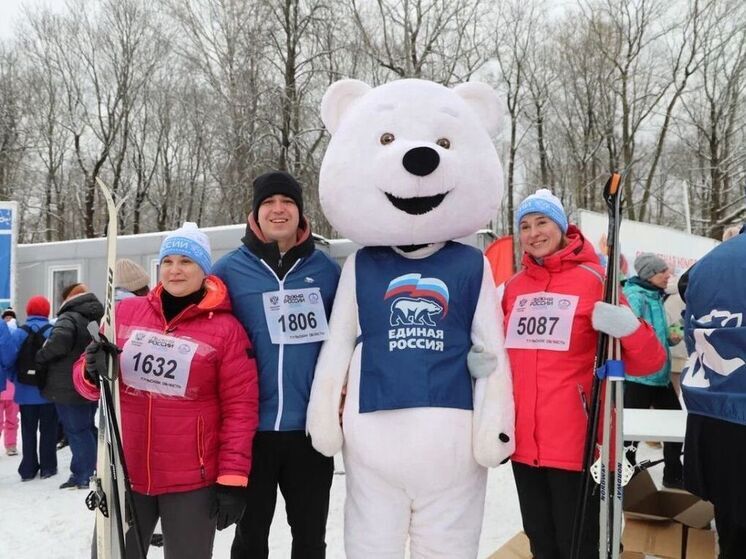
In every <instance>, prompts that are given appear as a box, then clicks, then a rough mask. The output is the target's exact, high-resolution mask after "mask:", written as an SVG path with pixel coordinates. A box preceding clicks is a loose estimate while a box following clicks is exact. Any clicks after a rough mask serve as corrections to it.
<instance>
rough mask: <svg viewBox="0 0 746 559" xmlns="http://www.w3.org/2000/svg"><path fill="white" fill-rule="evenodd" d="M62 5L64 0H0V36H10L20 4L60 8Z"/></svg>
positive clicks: (19, 10)
mask: <svg viewBox="0 0 746 559" xmlns="http://www.w3.org/2000/svg"><path fill="white" fill-rule="evenodd" d="M64 5H65V1H64V0H0V38H3V39H7V38H9V37H11V35H12V34H13V28H14V26H15V24H16V22H17V21H18V19H19V18H20V17H21V7H22V6H28V7H34V6H49V7H53V8H57V9H61V8H63V7H64Z"/></svg>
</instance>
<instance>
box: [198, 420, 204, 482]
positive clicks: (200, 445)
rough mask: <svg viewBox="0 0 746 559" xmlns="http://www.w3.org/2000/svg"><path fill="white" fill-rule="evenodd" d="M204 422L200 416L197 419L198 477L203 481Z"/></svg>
mask: <svg viewBox="0 0 746 559" xmlns="http://www.w3.org/2000/svg"><path fill="white" fill-rule="evenodd" d="M204 436H205V421H204V420H203V419H202V416H201V415H200V416H199V417H198V418H197V456H198V457H199V475H200V476H201V477H202V479H203V480H204V479H205V441H204Z"/></svg>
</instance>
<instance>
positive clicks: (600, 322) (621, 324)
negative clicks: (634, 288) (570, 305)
mask: <svg viewBox="0 0 746 559" xmlns="http://www.w3.org/2000/svg"><path fill="white" fill-rule="evenodd" d="M591 320H592V322H593V329H594V330H597V331H598V332H603V333H605V334H608V335H609V336H611V337H612V338H623V337H624V336H629V335H630V334H631V333H632V332H634V331H635V330H637V329H638V328H639V327H640V321H639V320H638V318H637V317H636V316H635V313H633V312H632V309H630V308H629V307H624V306H622V305H610V304H609V303H604V302H603V301H598V302H597V303H596V304H595V305H594V306H593V316H592V317H591Z"/></svg>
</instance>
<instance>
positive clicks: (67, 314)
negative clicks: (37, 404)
mask: <svg viewBox="0 0 746 559" xmlns="http://www.w3.org/2000/svg"><path fill="white" fill-rule="evenodd" d="M62 298H63V303H62V306H61V307H60V309H59V311H58V312H57V321H56V322H55V324H54V327H53V328H52V333H51V334H50V336H49V339H48V340H47V342H46V343H45V344H44V346H43V347H42V348H41V349H40V350H39V351H38V353H37V354H36V362H37V364H38V365H39V366H41V367H43V368H46V370H47V374H46V382H45V384H44V387H43V389H42V396H43V397H44V398H46V399H47V400H49V401H51V402H54V404H55V406H56V409H57V415H58V416H59V418H60V421H61V423H62V426H63V427H64V430H65V436H66V437H67V440H68V442H69V444H70V450H71V451H72V455H73V456H72V461H71V462H70V472H71V473H70V478H69V479H68V480H67V481H66V482H64V483H63V484H62V485H60V489H71V488H78V489H88V484H89V480H90V477H91V475H92V474H93V471H94V470H95V468H96V444H97V443H96V426H95V414H96V403H95V402H89V401H88V400H86V399H85V398H83V397H82V396H81V395H80V394H78V392H77V391H76V390H75V387H74V386H73V364H74V363H75V361H77V359H78V358H79V357H80V356H81V354H82V353H83V351H84V350H85V348H86V346H87V345H88V344H89V343H90V342H91V335H90V333H89V332H88V323H89V322H91V321H96V322H98V321H100V320H101V317H102V316H103V315H104V307H103V305H102V304H101V302H100V301H99V300H98V299H97V298H96V296H95V295H94V294H93V293H91V292H90V291H89V290H88V288H87V287H86V286H85V285H84V284H82V283H74V284H71V285H69V286H67V287H66V288H65V289H63V290H62Z"/></svg>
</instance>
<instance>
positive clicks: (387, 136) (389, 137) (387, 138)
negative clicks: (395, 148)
mask: <svg viewBox="0 0 746 559" xmlns="http://www.w3.org/2000/svg"><path fill="white" fill-rule="evenodd" d="M394 140H395V138H394V135H393V134H392V133H391V132H384V133H383V134H382V135H381V145H384V146H387V145H389V144H390V143H391V142H393V141H394Z"/></svg>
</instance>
